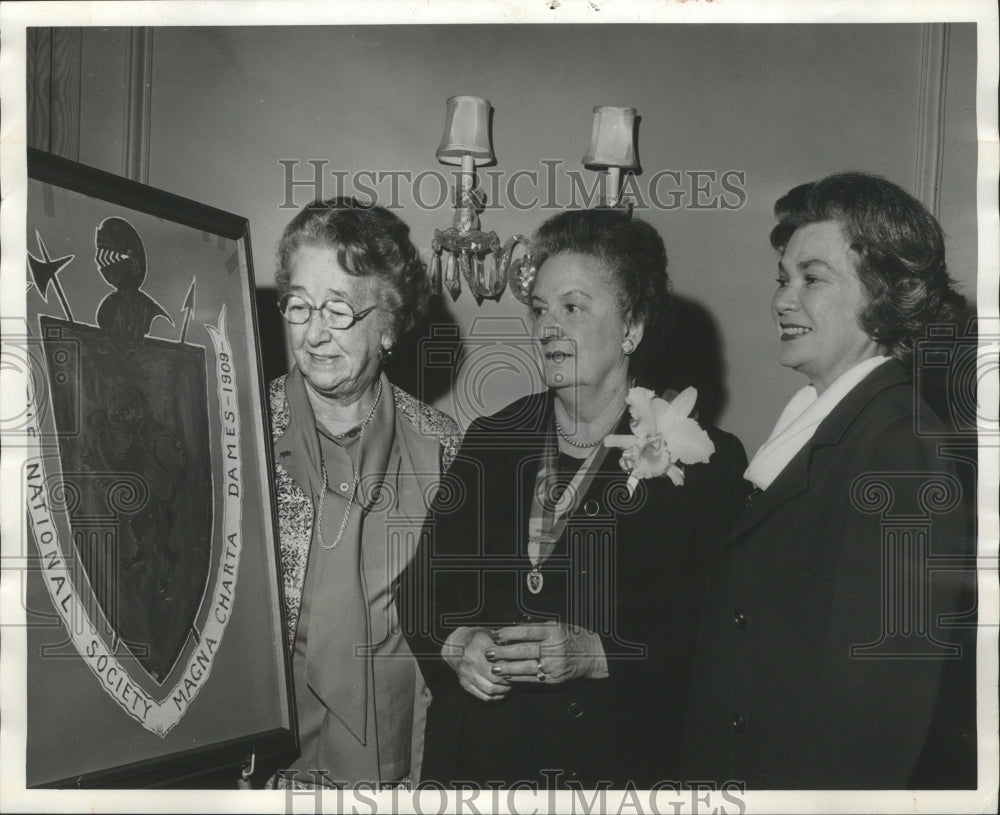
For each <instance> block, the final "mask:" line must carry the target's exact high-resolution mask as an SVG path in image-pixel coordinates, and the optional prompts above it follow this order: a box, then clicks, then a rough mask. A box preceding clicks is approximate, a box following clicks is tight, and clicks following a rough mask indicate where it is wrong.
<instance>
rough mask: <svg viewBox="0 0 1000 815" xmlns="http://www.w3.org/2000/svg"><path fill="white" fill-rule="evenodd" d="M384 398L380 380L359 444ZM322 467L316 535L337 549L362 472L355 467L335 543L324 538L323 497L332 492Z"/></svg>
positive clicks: (361, 427) (322, 543)
mask: <svg viewBox="0 0 1000 815" xmlns="http://www.w3.org/2000/svg"><path fill="white" fill-rule="evenodd" d="M381 398H382V380H381V379H379V381H378V389H377V390H376V391H375V401H373V402H372V407H371V410H369V411H368V415H367V416H365V418H364V420H363V421H362V422H361V424H360V425H358V430H359V431H360V434H361V436H360V437H359V438H358V444H359V445H360V444H361V442H362V441H363V439H364V435H365V425H367V424H368V423H369V422H370V421H371V420H372V417H373V416H374V415H375V408H377V407H378V402H379V399H381ZM349 432H350V431H347V430H345V431H344V432H343V433H338V434H337V438H338V439H342V438H343V437H344V436H345V435H346V434H347V433H349ZM320 469H321V470H322V471H323V489H324V493H323V495H321V496H320V497H319V501H318V502H317V503H318V506H317V507H316V535H317V537H318V539H319V545H320V546H321V547H322V548H324V549H336V548H337V546H338V545H339V544H340V541H341V540H342V539H343V537H344V530H346V529H347V522H348V521H349V520H350V518H351V509H352V508H353V507H354V495H355V493H356V492H357V491H358V480H359V478H360V477H361V474H360V473H359V472H358V469H357V468H356V467H355V468H354V481H353V483H352V484H351V491H350V493H349V494H348V496H347V512H345V513H344V518H343V520H341V522H340V530H339V531H338V532H337V539H336V540H335V541H334V542H333V543H327V542H326V541H324V540H323V498H325V497H326V493H327V492H330V482H329V481H328V480H327V475H326V462H325V461H322V462H320Z"/></svg>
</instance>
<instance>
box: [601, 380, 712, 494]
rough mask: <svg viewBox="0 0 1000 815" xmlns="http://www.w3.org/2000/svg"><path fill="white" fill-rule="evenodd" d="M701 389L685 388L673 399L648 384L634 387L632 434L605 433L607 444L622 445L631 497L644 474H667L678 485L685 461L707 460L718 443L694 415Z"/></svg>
mask: <svg viewBox="0 0 1000 815" xmlns="http://www.w3.org/2000/svg"><path fill="white" fill-rule="evenodd" d="M697 399H698V391H696V390H695V389H694V388H685V389H684V390H683V391H681V392H680V393H679V394H678V395H677V397H676V398H674V399H673V400H672V401H669V402H668V401H667V400H666V399H661V398H660V397H659V396H657V395H656V394H655V393H654V392H653V391H651V390H649V389H648V388H631V389H630V390H629V392H628V396H626V397H625V403H626V404H627V405H628V408H629V413H630V414H631V427H632V434H631V435H628V436H616V435H610V436H605V438H604V446H605V447H620V448H621V450H622V456H621V460H620V461H619V464H620V465H621V468H622V469H623V470H624V471H625V472H627V473H628V474H629V476H628V494H629V497H631V496H632V494H633V493H634V492H635V488H636V487H637V486H638V485H639V481H640V480H642V479H643V478H656V477H659V476H664V475H665V476H667V477H668V478H669V479H670V480H671V481H673V482H674V484H676V485H677V486H678V487H680V486H682V485H683V484H684V469H683V467H682V466H681V465H684V464H699V463H702V462H707V461H708V460H709V459H710V458H711V457H712V454H713V453H714V452H715V445H714V444H713V443H712V440H711V439H710V438H709V437H708V433H706V432H705V431H704V430H703V429H702V427H701V425H699V424H698V422H696V421H695V420H694V419H692V418H691V416H690V414H691V411H693V410H694V405H695V402H696V401H697Z"/></svg>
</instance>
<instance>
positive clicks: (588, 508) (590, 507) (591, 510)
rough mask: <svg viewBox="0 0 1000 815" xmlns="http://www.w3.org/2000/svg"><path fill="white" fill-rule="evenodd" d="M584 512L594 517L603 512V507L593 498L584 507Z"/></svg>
mask: <svg viewBox="0 0 1000 815" xmlns="http://www.w3.org/2000/svg"><path fill="white" fill-rule="evenodd" d="M583 511H584V512H586V513H587V514H588V515H589V516H591V517H593V516H595V515H596V514H597V513H598V512H600V511H601V505H600V504H598V503H597V501H595V500H594V499H593V498H591V499H590V500H589V501H587V502H586V503H585V504H584V505H583Z"/></svg>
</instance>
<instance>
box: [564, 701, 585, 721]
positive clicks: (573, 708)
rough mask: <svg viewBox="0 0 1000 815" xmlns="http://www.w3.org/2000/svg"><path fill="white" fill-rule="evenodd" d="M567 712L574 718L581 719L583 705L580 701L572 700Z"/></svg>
mask: <svg viewBox="0 0 1000 815" xmlns="http://www.w3.org/2000/svg"><path fill="white" fill-rule="evenodd" d="M566 712H567V713H568V714H569V715H570V716H572V717H573V718H574V719H579V718H580V717H581V716H582V715H583V705H581V704H580V703H579V702H570V703H569V705H568V706H567V708H566Z"/></svg>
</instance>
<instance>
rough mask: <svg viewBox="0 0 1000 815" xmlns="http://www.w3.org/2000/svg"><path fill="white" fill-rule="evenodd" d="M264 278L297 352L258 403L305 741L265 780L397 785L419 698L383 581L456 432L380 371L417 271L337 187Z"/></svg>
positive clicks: (411, 753)
mask: <svg viewBox="0 0 1000 815" xmlns="http://www.w3.org/2000/svg"><path fill="white" fill-rule="evenodd" d="M275 280H276V283H277V286H278V290H279V293H280V304H279V307H280V309H281V313H282V315H283V316H284V318H285V320H286V321H287V323H288V334H287V336H288V342H289V346H290V349H291V352H292V356H293V357H294V360H295V364H294V366H293V368H292V370H291V372H290V373H289V374H288V375H287V376H284V377H281V378H280V379H277V380H275V381H274V382H273V383H272V384H271V388H270V402H271V430H272V437H273V444H274V468H275V484H276V489H277V501H278V524H279V533H280V547H281V571H282V577H283V581H284V594H285V609H286V622H287V637H288V647H289V650H290V653H291V661H292V674H293V680H294V688H295V702H296V710H297V715H298V729H299V741H300V745H301V750H300V753H299V755H298V756H297V758H296V759H295V760H294V761H293V762H292V763H291V765H290V767H289V769H286V770H282V771H281V772H279V774H278V777H277V779H278V780H277V783H278V786H286V785H291V786H301V785H305V786H309V785H348V786H350V785H354V784H357V783H359V782H365V783H374V784H379V783H380V784H390V783H394V782H399V781H402V780H405V779H407V778H409V776H410V774H411V771H416V769H417V767H416V765H417V764H418V763H419V753H420V748H421V746H422V733H423V726H422V722H423V714H424V708H425V707H426V700H427V694H426V693H425V692H424V688H423V684H422V682H421V680H420V674H419V671H418V669H417V664H416V662H415V660H414V659H413V656H412V655H411V654H410V651H409V649H408V647H407V645H406V642H405V640H404V639H403V638H402V637H401V636H400V635H399V626H398V624H397V621H396V610H395V606H394V603H393V598H392V584H393V581H394V580H395V579H396V577H397V575H398V574H399V572H400V571H401V570H402V569H403V567H404V566H406V564H407V563H408V561H409V560H410V558H411V557H412V554H413V549H414V548H415V545H416V540H417V537H418V535H417V534H415V533H418V532H419V530H420V527H421V525H422V523H423V519H424V515H425V514H426V509H427V504H426V502H427V501H429V500H430V498H431V497H432V496H433V493H434V491H435V489H436V487H437V482H438V480H439V478H440V474H441V473H442V472H443V471H444V470H446V469H447V467H448V465H449V463H450V461H451V459H452V458H453V457H454V454H455V452H456V450H457V447H458V441H459V437H458V427H457V425H456V424H455V422H454V421H452V419H451V418H449V417H448V416H446V415H445V414H443V413H441V412H440V411H437V410H435V409H434V408H432V407H429V406H428V405H425V404H423V403H422V402H420V401H418V400H417V399H415V398H414V397H412V396H410V395H409V394H407V393H405V392H403V391H402V390H400V389H399V388H396V387H395V386H393V385H392V384H391V383H390V382H389V380H388V379H387V377H386V375H385V373H384V372H383V371H382V365H383V362H384V360H385V359H386V358H387V357H388V355H389V354H391V352H392V349H393V347H394V345H395V344H396V343H397V342H399V339H400V338H401V337H402V336H403V335H404V334H405V333H406V332H407V331H409V330H410V329H411V328H412V327H413V326H414V325H415V324H416V323H418V322H419V320H420V319H421V317H422V316H423V314H424V313H425V310H426V307H427V301H428V296H429V286H428V282H427V276H426V267H425V265H424V263H423V262H422V261H421V260H420V257H419V256H418V254H417V250H416V248H415V247H414V246H413V244H412V243H411V241H410V238H409V228H408V227H407V226H406V224H404V223H403V222H402V221H400V220H399V218H397V217H396V216H395V215H393V214H392V213H391V212H389V211H388V210H386V209H384V208H382V207H378V206H368V205H364V204H360V203H358V202H357V201H355V200H353V199H350V198H335V199H331V200H328V201H317V202H315V203H313V204H310V205H309V206H307V207H306V208H305V209H303V210H302V211H301V212H300V213H298V214H297V215H296V216H295V217H294V218H293V219H292V221H291V222H290V223H289V224H288V226H287V227H286V228H285V231H284V234H283V235H282V237H281V241H280V244H279V246H278V271H277V274H276V276H275ZM415 722H416V724H415Z"/></svg>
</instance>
